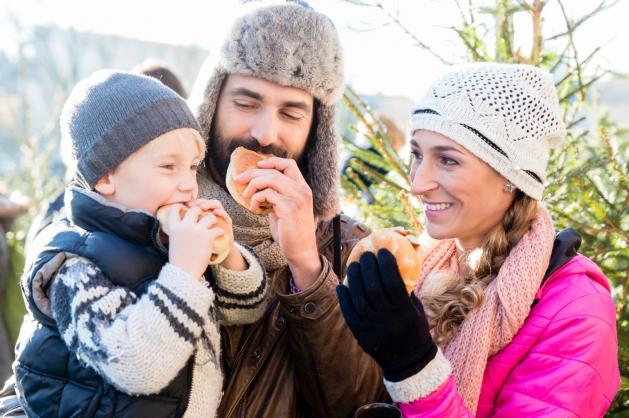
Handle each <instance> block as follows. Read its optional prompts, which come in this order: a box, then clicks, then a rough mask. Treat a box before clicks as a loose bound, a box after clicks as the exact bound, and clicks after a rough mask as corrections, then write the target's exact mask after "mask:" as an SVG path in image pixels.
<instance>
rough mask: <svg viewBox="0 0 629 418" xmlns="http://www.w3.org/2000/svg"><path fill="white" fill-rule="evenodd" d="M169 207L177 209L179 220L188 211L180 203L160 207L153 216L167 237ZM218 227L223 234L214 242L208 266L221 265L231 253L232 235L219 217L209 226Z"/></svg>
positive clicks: (205, 214) (224, 221)
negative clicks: (176, 207)
mask: <svg viewBox="0 0 629 418" xmlns="http://www.w3.org/2000/svg"><path fill="white" fill-rule="evenodd" d="M171 206H178V207H179V218H183V216H184V215H185V214H186V212H187V211H188V209H189V208H188V207H187V206H185V205H182V204H181V203H174V204H172V205H165V206H162V207H160V208H159V209H158V210H157V213H156V214H155V217H156V218H157V220H158V221H159V223H160V225H161V228H162V231H163V232H164V233H165V234H166V235H168V230H169V229H168V211H169V210H170V208H171ZM211 214H212V211H205V212H202V213H201V216H200V217H203V216H209V215H211ZM211 227H212V228H214V227H219V228H221V229H222V230H223V232H224V234H223V235H221V236H220V237H218V238H216V239H215V240H214V248H213V249H212V257H211V258H210V264H219V263H222V262H223V260H225V259H226V258H227V256H228V255H229V252H230V251H231V248H232V244H233V243H234V237H233V235H232V231H231V229H230V228H229V224H228V223H227V221H226V220H225V219H223V218H221V217H219V216H217V217H216V223H214V225H212V226H211Z"/></svg>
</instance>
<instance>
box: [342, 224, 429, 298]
mask: <svg viewBox="0 0 629 418" xmlns="http://www.w3.org/2000/svg"><path fill="white" fill-rule="evenodd" d="M381 248H386V249H387V250H389V251H390V252H391V253H392V254H393V255H394V256H395V260H396V261H397V265H398V268H399V269H400V275H401V276H402V279H404V284H405V285H406V289H407V290H408V292H409V293H410V292H411V291H412V290H413V287H414V286H415V281H416V280H417V279H418V278H419V273H420V271H421V268H422V261H423V254H422V251H421V247H420V246H419V244H418V243H417V240H416V239H415V237H413V236H412V235H411V233H410V231H407V230H405V229H404V228H387V229H381V230H379V231H376V232H373V233H371V234H370V235H368V236H366V237H365V238H363V239H362V240H360V241H358V244H356V245H355V246H354V248H353V249H352V252H351V253H350V254H349V258H348V259H347V265H349V264H350V263H352V262H354V261H356V262H358V260H359V259H360V256H361V255H362V253H364V252H366V251H371V252H372V253H374V254H377V253H378V250H380V249H381Z"/></svg>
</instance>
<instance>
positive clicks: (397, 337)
mask: <svg viewBox="0 0 629 418" xmlns="http://www.w3.org/2000/svg"><path fill="white" fill-rule="evenodd" d="M347 278H348V285H349V286H345V285H338V286H337V287H336V293H337V295H338V298H339V303H340V307H341V311H342V312H343V316H344V317H345V322H347V325H348V326H349V328H350V329H351V331H352V334H354V337H355V338H356V340H357V341H358V344H359V345H360V346H361V347H362V349H363V350H364V351H365V352H366V353H367V354H369V355H370V356H371V357H373V358H374V360H376V362H377V363H378V364H379V365H380V367H382V370H383V372H384V377H385V378H386V379H387V380H388V381H390V382H399V381H401V380H404V379H406V378H407V377H410V376H412V375H414V374H416V373H417V372H419V371H420V370H422V369H423V368H424V367H425V366H426V365H427V364H428V363H429V362H430V361H431V360H432V359H433V358H434V357H435V355H436V354H437V346H436V344H435V343H434V342H433V340H432V337H431V335H430V332H429V331H428V321H427V320H426V314H425V313H424V308H423V306H422V304H421V302H420V301H419V300H418V299H417V298H416V297H415V295H413V296H412V297H409V295H408V293H406V288H405V286H404V281H403V280H402V277H401V276H400V272H399V270H398V266H397V263H396V261H395V257H394V256H393V254H391V252H389V251H388V250H380V251H379V252H378V256H377V258H376V255H374V254H373V253H371V252H366V253H364V254H363V255H362V256H361V257H360V262H359V263H352V264H350V266H349V267H348V269H347Z"/></svg>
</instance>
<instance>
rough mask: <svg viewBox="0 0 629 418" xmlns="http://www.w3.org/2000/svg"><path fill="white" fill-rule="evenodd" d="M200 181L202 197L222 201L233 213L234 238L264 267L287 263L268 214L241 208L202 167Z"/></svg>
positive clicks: (272, 267)
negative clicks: (273, 235)
mask: <svg viewBox="0 0 629 418" xmlns="http://www.w3.org/2000/svg"><path fill="white" fill-rule="evenodd" d="M197 180H198V182H199V197H202V198H204V199H217V200H218V201H219V202H221V203H222V205H223V207H224V208H225V211H227V213H228V214H229V216H231V218H232V224H233V228H234V239H235V240H236V241H237V242H238V243H239V244H244V245H246V246H248V247H250V248H251V249H252V250H253V253H254V254H255V255H256V256H257V257H258V259H259V260H260V263H261V264H262V265H263V266H264V270H266V271H267V272H271V271H274V270H277V269H279V268H281V267H284V266H285V265H287V264H288V261H287V260H286V257H284V254H282V250H281V248H280V246H279V244H277V243H276V242H275V241H273V238H272V237H271V230H270V229H269V217H268V216H266V215H254V214H253V213H251V212H250V211H249V210H248V209H246V208H244V207H242V206H241V205H239V204H238V203H236V201H235V200H234V199H233V198H232V197H231V195H230V194H229V193H228V192H227V191H226V190H224V189H223V188H222V187H221V186H219V185H218V184H216V183H215V182H214V180H212V178H211V175H210V173H208V172H207V170H202V171H200V172H199V175H198V176H197Z"/></svg>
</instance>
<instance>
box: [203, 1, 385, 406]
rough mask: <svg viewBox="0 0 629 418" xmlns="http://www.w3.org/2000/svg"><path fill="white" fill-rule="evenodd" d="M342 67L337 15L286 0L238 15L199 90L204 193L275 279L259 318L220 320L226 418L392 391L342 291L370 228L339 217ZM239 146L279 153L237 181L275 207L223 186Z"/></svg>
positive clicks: (352, 401)
mask: <svg viewBox="0 0 629 418" xmlns="http://www.w3.org/2000/svg"><path fill="white" fill-rule="evenodd" d="M342 71H343V60H342V56H341V49H340V45H339V42H338V38H337V34H336V30H335V28H334V26H333V24H332V22H331V21H330V20H329V19H328V18H327V17H326V16H324V15H321V14H319V13H317V12H315V11H314V10H312V9H311V8H309V7H307V6H303V5H301V4H295V3H287V4H283V5H276V6H271V7H266V8H260V9H257V10H256V11H254V12H253V13H251V14H248V15H245V16H244V17H242V18H241V19H239V20H238V21H237V22H236V23H235V25H234V27H233V29H232V31H231V33H230V35H229V36H228V38H227V40H226V41H225V43H224V45H223V47H222V49H221V51H220V55H219V56H217V57H215V58H214V59H213V62H208V63H206V65H204V69H203V70H202V71H201V74H200V75H199V77H198V79H197V81H196V83H195V87H194V88H193V91H192V100H191V105H192V107H193V109H194V110H195V111H196V112H197V117H198V119H199V122H200V125H201V127H202V130H203V134H204V136H205V138H206V139H207V141H208V154H207V159H206V170H205V171H202V172H201V173H200V176H199V177H200V178H199V188H200V190H199V191H200V195H201V196H202V197H204V198H216V199H219V200H220V201H221V202H223V205H224V206H225V208H226V210H227V211H228V212H229V214H230V216H231V217H232V219H233V225H234V233H235V239H236V240H237V241H239V242H241V243H243V244H245V245H248V246H249V247H251V248H252V249H253V251H254V252H255V254H256V255H257V256H258V257H259V258H260V261H261V263H262V265H263V266H264V267H265V269H266V271H267V272H268V274H269V277H270V278H271V283H272V286H273V289H274V292H272V293H273V296H272V299H273V300H272V301H271V303H270V306H271V308H270V309H269V310H268V311H267V313H266V315H265V316H264V317H263V319H262V320H260V321H259V322H257V323H255V324H252V325H248V326H236V327H225V328H224V329H223V330H222V338H223V341H222V343H223V344H222V346H223V347H222V348H223V351H222V358H223V366H224V375H225V384H224V394H223V399H222V402H221V405H220V407H219V412H218V415H219V416H221V417H236V416H238V417H240V416H246V417H301V416H314V417H348V416H352V414H353V412H354V410H355V409H357V408H358V407H359V406H361V405H362V404H364V403H368V402H374V401H376V400H379V399H385V398H386V395H385V392H384V388H383V385H382V375H381V371H380V369H379V368H378V367H376V366H375V364H374V363H373V362H372V361H371V359H370V358H368V356H366V355H365V354H364V353H363V351H362V350H361V349H360V348H359V346H358V345H357V344H356V342H355V340H354V338H353V337H352V335H351V333H350V331H349V329H348V328H347V327H346V326H345V324H344V321H343V318H342V316H341V313H340V310H339V307H338V301H337V299H336V294H335V290H334V289H335V286H336V284H338V280H339V279H338V275H339V271H340V272H342V271H344V267H345V266H344V264H345V260H346V259H347V257H348V255H349V250H350V249H351V248H352V246H353V245H354V244H355V243H356V241H357V240H358V239H360V238H361V237H363V236H364V235H365V234H366V228H365V227H364V226H362V225H359V224H357V223H355V222H354V221H353V220H351V219H349V218H347V217H345V216H341V217H336V215H337V214H338V213H339V209H338V195H337V192H338V190H337V180H338V176H339V174H338V169H337V132H336V129H335V127H334V120H335V111H336V106H337V104H338V102H339V99H340V97H341V95H342V88H343V80H342ZM238 146H245V147H247V148H250V149H252V150H255V151H258V152H261V153H262V154H265V155H268V156H270V158H269V159H267V160H266V161H265V162H264V163H261V164H260V165H259V166H258V169H256V170H251V171H249V172H247V173H245V174H243V175H241V176H240V177H239V178H237V179H236V181H239V182H241V183H243V184H247V183H248V186H247V189H246V191H245V196H246V197H252V207H253V208H254V209H255V208H256V207H258V206H259V205H260V204H261V203H263V202H268V203H271V204H272V205H273V213H272V214H270V215H268V216H258V215H253V214H252V213H251V212H250V211H249V210H248V209H246V208H244V207H241V206H239V205H238V204H237V203H236V202H235V201H234V200H233V199H232V198H231V197H230V195H229V194H228V193H227V192H226V191H225V188H224V179H225V173H226V170H227V165H228V164H229V157H230V154H231V152H232V151H233V150H234V149H235V148H237V147H238ZM333 218H335V219H336V222H334V221H333ZM335 224H336V225H335ZM335 226H336V228H335ZM335 229H336V234H335V233H334V232H335ZM335 243H336V250H337V251H336V254H335V251H334V244H335ZM335 255H336V257H335ZM335 259H336V260H335ZM334 263H336V270H337V273H335V272H334V271H333V270H334V269H333V267H332V265H333V264H334ZM341 267H342V268H341ZM341 274H342V273H341ZM232 302H233V304H234V305H237V304H238V300H237V299H233V300H232Z"/></svg>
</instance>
